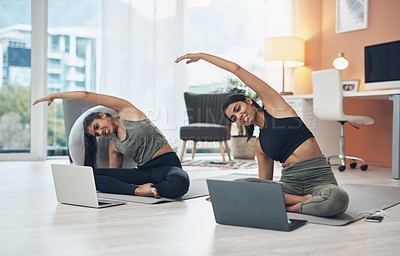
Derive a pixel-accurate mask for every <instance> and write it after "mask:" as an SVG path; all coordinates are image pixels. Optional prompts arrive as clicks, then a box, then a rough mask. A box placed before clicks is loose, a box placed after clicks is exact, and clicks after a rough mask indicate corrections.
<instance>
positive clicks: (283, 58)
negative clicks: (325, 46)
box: [264, 36, 305, 95]
mask: <svg viewBox="0 0 400 256" xmlns="http://www.w3.org/2000/svg"><path fill="white" fill-rule="evenodd" d="M304 50H305V42H304V39H302V38H299V37H294V36H287V37H267V38H265V40H264V61H266V62H273V63H276V64H279V65H282V92H281V95H292V94H293V92H286V91H285V67H299V66H303V65H304Z"/></svg>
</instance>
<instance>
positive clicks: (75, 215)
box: [0, 156, 400, 256]
mask: <svg viewBox="0 0 400 256" xmlns="http://www.w3.org/2000/svg"><path fill="white" fill-rule="evenodd" d="M196 157H197V156H196ZM214 157H215V158H217V156H214ZM51 163H65V164H67V163H68V161H67V159H58V160H48V161H37V162H0V172H1V179H0V205H1V211H0V255H7V256H8V255H146V256H149V255H169V256H172V255H174V256H175V255H399V254H398V253H399V251H400V241H399V240H400V239H399V238H400V205H397V206H394V207H392V208H390V209H388V210H386V213H387V217H385V219H384V220H383V221H382V222H381V223H378V224H377V223H366V222H364V221H363V220H360V221H357V222H355V223H352V224H350V225H347V226H343V227H334V226H324V225H317V224H310V223H308V224H306V225H305V226H303V227H301V228H299V229H297V230H294V231H292V232H280V231H271V230H262V229H252V228H240V227H233V226H224V225H218V224H216V223H215V221H214V216H213V212H212V207H211V204H210V203H209V202H207V201H205V200H204V199H205V198H204V197H202V198H197V199H191V200H186V201H183V202H172V203H165V204H159V205H146V204H137V203H128V204H127V205H123V206H116V207H110V208H105V209H100V210H98V209H91V208H84V207H76V206H68V205H61V204H58V203H57V202H56V198H55V192H54V188H53V181H52V177H51V170H50V164H51ZM186 169H187V171H188V172H189V175H190V176H191V178H202V177H211V176H218V175H221V174H228V173H233V172H247V173H256V172H257V170H255V169H253V170H220V169H216V168H205V167H188V168H186ZM279 173H280V172H279V170H277V171H276V174H277V175H279ZM335 175H336V177H337V180H338V182H339V183H341V184H343V183H356V184H375V185H387V186H396V187H400V181H398V180H394V179H392V178H391V169H390V168H383V167H373V166H371V167H370V168H369V169H368V171H366V172H362V171H360V170H359V169H356V170H346V171H345V172H343V173H340V172H338V171H336V170H335ZM249 210H251V209H249Z"/></svg>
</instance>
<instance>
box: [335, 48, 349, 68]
mask: <svg viewBox="0 0 400 256" xmlns="http://www.w3.org/2000/svg"><path fill="white" fill-rule="evenodd" d="M332 64H333V66H334V67H335V68H336V69H339V70H343V69H346V68H347V67H348V66H349V61H348V60H347V59H346V58H345V57H344V53H343V52H339V55H338V57H337V58H336V59H334V60H333V63H332Z"/></svg>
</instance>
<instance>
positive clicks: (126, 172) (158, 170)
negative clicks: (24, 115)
mask: <svg viewBox="0 0 400 256" xmlns="http://www.w3.org/2000/svg"><path fill="white" fill-rule="evenodd" d="M54 99H67V100H85V101H89V102H91V103H93V104H96V105H102V106H105V107H109V108H111V109H113V110H115V111H116V112H117V113H118V115H119V116H118V117H111V115H110V114H107V113H103V112H95V113H91V114H89V115H88V116H86V117H85V119H84V121H83V129H84V131H85V133H84V134H85V136H84V138H85V164H84V165H86V166H92V167H93V168H94V176H95V181H96V188H97V190H99V191H101V192H105V193H116V194H127V195H137V196H153V197H156V198H158V197H160V196H162V197H167V198H178V197H181V196H183V195H184V194H186V192H187V191H188V189H189V176H188V174H187V173H186V172H185V171H184V170H183V169H182V166H181V163H180V161H179V158H178V157H177V155H176V154H175V152H174V150H173V149H172V148H171V146H170V145H169V144H168V142H167V140H166V138H165V137H164V135H163V134H162V133H161V132H160V131H159V130H158V128H157V127H156V126H155V125H154V124H153V123H152V122H151V121H150V120H149V119H148V118H147V116H146V115H145V114H144V113H143V112H142V111H140V110H139V109H138V108H136V107H135V106H134V105H133V104H131V103H130V102H128V101H126V100H124V99H120V98H117V97H113V96H109V95H104V94H98V93H92V92H85V91H74V92H62V93H54V94H50V95H48V96H45V97H43V98H40V99H38V100H36V101H35V102H34V103H33V104H34V105H35V104H37V103H39V102H48V105H49V106H50V104H51V103H52V102H53V100H54ZM108 136H113V140H112V141H111V142H110V145H109V168H105V169H96V166H95V163H96V159H95V158H96V152H97V151H96V137H108ZM124 157H129V158H133V160H134V161H135V162H136V163H137V164H138V167H137V168H130V169H122V164H123V160H124Z"/></svg>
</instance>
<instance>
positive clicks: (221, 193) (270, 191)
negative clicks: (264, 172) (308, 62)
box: [207, 179, 307, 231]
mask: <svg viewBox="0 0 400 256" xmlns="http://www.w3.org/2000/svg"><path fill="white" fill-rule="evenodd" d="M207 186H208V191H209V192H210V197H211V203H212V207H213V211H214V217H215V221H216V222H217V223H218V224H225V225H234V226H242V227H251V228H262V229H273V230H281V231H291V230H293V229H296V228H298V227H300V226H302V225H304V224H305V223H306V222H307V221H306V220H295V219H288V217H287V214H286V208H285V201H284V196H283V191H282V186H281V184H278V183H277V184H270V183H254V182H238V181H223V180H212V179H207Z"/></svg>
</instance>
